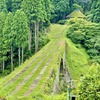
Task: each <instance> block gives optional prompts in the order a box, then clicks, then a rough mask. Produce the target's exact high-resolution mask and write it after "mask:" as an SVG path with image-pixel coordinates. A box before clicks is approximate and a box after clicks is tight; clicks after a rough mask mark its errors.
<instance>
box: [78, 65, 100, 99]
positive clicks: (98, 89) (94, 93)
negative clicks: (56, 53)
mask: <svg viewBox="0 0 100 100" xmlns="http://www.w3.org/2000/svg"><path fill="white" fill-rule="evenodd" d="M79 100H100V65H99V66H96V65H94V66H92V67H91V68H90V70H89V72H88V73H87V74H86V75H85V76H84V77H82V79H81V82H80V86H79Z"/></svg>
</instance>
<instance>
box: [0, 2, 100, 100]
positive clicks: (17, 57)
mask: <svg viewBox="0 0 100 100" xmlns="http://www.w3.org/2000/svg"><path fill="white" fill-rule="evenodd" d="M75 10H79V11H80V12H82V13H83V14H84V15H85V19H83V18H70V19H67V18H66V16H68V15H69V14H71V13H72V12H73V11H75ZM55 24H57V25H58V26H56V25H55ZM52 25H54V26H52ZM59 25H61V26H59ZM65 25H66V27H67V28H65ZM64 30H66V32H65V31H64ZM63 31H64V34H65V37H64V38H63V33H62V34H61V35H62V36H61V35H59V34H60V33H59V32H63ZM57 32H58V33H59V34H58V35H57ZM57 36H58V37H59V38H63V40H64V39H65V41H66V44H67V45H68V47H69V48H70V50H69V51H68V50H66V51H67V53H66V56H67V57H66V63H67V65H68V70H69V73H70V74H71V77H72V78H73V79H75V80H76V79H78V80H79V79H80V78H81V76H83V74H84V75H85V74H86V75H85V76H83V77H82V81H81V83H80V84H79V85H80V86H79V88H77V89H76V91H78V92H77V93H76V92H75V93H76V94H78V95H80V98H79V100H100V80H99V79H100V74H99V71H100V0H0V81H1V80H2V79H3V78H5V77H7V76H8V77H9V75H10V74H13V72H14V71H16V69H17V68H19V69H18V70H20V71H21V70H22V69H21V68H20V67H19V66H23V64H24V63H25V62H26V61H27V60H29V59H30V58H31V57H32V56H35V55H36V54H37V53H38V52H41V50H42V49H43V48H44V47H45V46H46V45H48V44H49V43H50V42H51V41H53V42H54V43H55V44H56V42H57V43H58V42H59V41H60V39H58V38H57ZM56 38H57V39H58V40H59V41H58V40H57V39H56ZM53 39H54V40H55V41H54V40H53ZM54 43H53V44H54ZM50 47H51V45H49V46H48V52H51V51H50ZM68 47H67V49H68ZM55 48H56V47H55ZM62 48H63V47H61V48H60V50H61V51H62ZM54 50H56V49H54ZM74 53H75V54H76V55H75V54H74ZM51 55H52V54H51ZM59 55H60V54H59ZM45 56H46V55H45ZM74 56H75V57H76V59H75V58H74ZM82 57H83V58H82ZM51 58H52V57H51ZM55 59H56V58H55ZM72 62H73V64H72ZM90 66H92V67H90ZM83 67H84V68H83ZM75 68H76V69H75ZM89 68H90V69H89ZM73 69H75V70H77V71H76V72H74V71H73ZM87 69H89V71H88V72H87V73H84V72H86V71H87ZM30 70H31V69H30ZM56 72H57V69H55V71H54V75H51V76H52V77H53V78H52V79H51V80H50V84H49V83H48V86H50V87H46V88H47V89H46V90H45V91H46V93H47V94H50V93H51V91H52V90H50V89H51V87H52V85H53V82H54V80H55V79H56V78H55V76H56V75H55V74H56ZM92 73H93V74H92ZM15 75H16V74H15ZM62 76H63V75H62ZM61 80H62V79H61ZM4 82H5V81H4ZM61 82H62V83H61ZM61 82H59V84H60V85H61V84H62V86H60V88H61V90H60V94H61V95H60V94H59V95H58V96H57V98H58V99H56V97H54V98H55V99H54V100H66V99H65V94H64V93H66V90H64V88H65V87H66V85H65V83H64V81H61ZM87 82H89V83H88V84H87ZM76 83H77V82H76ZM1 84H2V81H1V83H0V85H1ZM51 84H52V85H51ZM1 86H2V85H1ZM1 86H0V88H1ZM84 87H87V88H84ZM9 88H10V87H9ZM4 89H5V88H4ZM4 89H2V91H3V90H4ZM2 91H0V98H2V95H1V94H2ZM4 91H5V90H4ZM23 91H24V90H23ZM85 91H86V92H85ZM47 94H45V95H42V96H41V95H38V96H39V97H41V98H42V97H43V98H44V99H43V100H46V99H45V98H47V97H48V100H51V98H52V97H53V96H50V97H49V96H48V95H47ZM6 95H7V94H6V93H5V95H3V97H5V96H6ZM87 95H89V96H87ZM59 98H60V99H59ZM84 98H85V99H84ZM0 100H1V99H0ZM2 100H3V99H2ZM4 100H6V99H4ZM7 100H31V99H18V98H17V99H15V97H14V99H13V98H12V99H7ZM33 100H38V99H33ZM69 100H70V99H69Z"/></svg>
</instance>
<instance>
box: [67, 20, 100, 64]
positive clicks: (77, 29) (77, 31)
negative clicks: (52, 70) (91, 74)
mask: <svg viewBox="0 0 100 100" xmlns="http://www.w3.org/2000/svg"><path fill="white" fill-rule="evenodd" d="M69 24H70V26H69V29H68V32H67V36H68V37H69V38H70V39H71V40H72V41H73V42H74V43H76V44H81V45H82V46H83V47H85V49H86V51H87V53H88V54H89V56H90V58H91V59H92V60H93V62H98V63H100V24H96V23H91V22H87V21H85V20H83V19H70V20H69Z"/></svg>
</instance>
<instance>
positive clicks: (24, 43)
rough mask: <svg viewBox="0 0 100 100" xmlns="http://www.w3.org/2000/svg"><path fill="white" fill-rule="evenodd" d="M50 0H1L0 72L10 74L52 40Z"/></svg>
mask: <svg viewBox="0 0 100 100" xmlns="http://www.w3.org/2000/svg"><path fill="white" fill-rule="evenodd" d="M50 5H51V3H50V0H38V1H37V0H30V1H27V0H0V73H3V74H7V73H10V72H11V71H13V70H14V68H15V67H16V66H18V65H20V64H21V63H23V62H24V61H25V59H27V58H28V57H29V56H31V55H32V54H33V53H35V52H37V51H38V50H40V49H41V48H42V47H43V46H44V45H45V44H46V43H47V42H49V39H48V38H47V36H46V34H43V33H44V32H46V30H47V29H48V27H49V26H50V17H51V10H50V9H51V6H50Z"/></svg>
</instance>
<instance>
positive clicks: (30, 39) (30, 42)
mask: <svg viewBox="0 0 100 100" xmlns="http://www.w3.org/2000/svg"><path fill="white" fill-rule="evenodd" d="M31 44H32V32H31V30H30V34H29V51H30V52H31Z"/></svg>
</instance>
